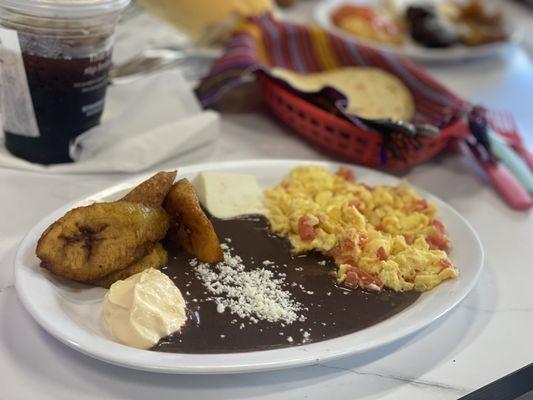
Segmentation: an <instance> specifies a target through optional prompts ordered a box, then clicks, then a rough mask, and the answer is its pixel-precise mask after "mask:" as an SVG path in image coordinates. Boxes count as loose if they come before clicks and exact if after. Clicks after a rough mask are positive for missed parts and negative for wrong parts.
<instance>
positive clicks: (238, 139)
mask: <svg viewBox="0 0 533 400" xmlns="http://www.w3.org/2000/svg"><path fill="white" fill-rule="evenodd" d="M309 9H310V4H304V5H303V6H300V8H299V9H297V10H296V11H293V14H295V15H298V16H299V17H300V18H305V15H308V14H306V13H308V12H309ZM510 10H511V11H510V12H512V13H513V15H516V18H517V19H518V20H522V21H526V19H524V18H525V16H524V15H522V14H521V12H520V9H519V8H516V7H512V8H510ZM522 13H523V11H522ZM529 18H531V15H529ZM150 24H151V25H150ZM141 26H142V28H141ZM131 27H134V28H135V29H133V31H134V32H137V33H138V30H137V29H139V30H140V29H144V32H145V33H146V32H149V33H150V34H149V35H146V36H145V37H144V42H143V41H142V40H141V39H140V35H139V36H137V37H136V42H135V43H136V44H135V45H134V46H132V45H131V39H132V38H131V32H132V29H131ZM134 35H136V34H134ZM146 37H148V38H149V39H146ZM177 40H178V39H177V37H175V36H174V34H173V33H172V32H171V31H170V30H168V29H166V28H161V27H157V26H155V25H154V24H153V22H151V19H150V18H147V17H146V16H140V17H136V18H134V19H133V20H131V21H129V22H127V23H126V24H125V25H124V26H123V27H121V28H120V29H119V43H118V45H117V58H120V57H122V58H125V57H126V56H127V55H128V52H130V53H131V51H133V50H132V49H134V50H138V49H139V48H141V47H142V46H145V45H150V44H154V43H158V44H162V43H163V44H164V43H171V42H173V41H177ZM128 41H129V43H128ZM429 69H430V71H431V72H432V73H433V74H434V75H435V76H436V77H438V79H440V80H441V81H442V82H443V83H445V84H446V85H449V87H450V88H452V89H453V90H455V91H456V92H457V93H459V94H460V95H462V96H464V97H465V98H467V99H470V100H471V101H474V102H480V103H483V104H485V105H487V106H489V107H498V108H504V109H511V110H513V111H514V113H515V116H516V118H517V120H518V123H519V126H520V128H521V130H522V132H523V133H524V135H525V136H526V137H527V140H528V142H529V144H530V145H532V144H533V113H531V109H532V106H533V104H532V100H531V99H532V98H533V67H532V64H531V60H530V59H528V56H527V55H526V53H525V52H524V51H522V50H520V49H515V50H514V51H511V52H510V53H509V54H508V55H507V57H505V58H497V59H492V60H484V61H482V62H471V63H464V64H458V65H453V66H442V65H441V66H432V67H430V68H429ZM221 129H222V134H221V137H220V139H219V140H218V142H217V143H215V144H214V145H212V146H210V147H208V148H205V149H202V150H200V151H197V152H194V153H191V154H189V155H187V156H186V157H184V158H181V159H179V160H173V161H171V162H167V163H165V164H164V165H161V166H160V168H161V169H162V168H165V167H175V166H180V165H185V164H190V163H196V162H202V161H219V160H237V159H251V158H302V159H327V157H326V156H324V155H322V154H321V153H319V152H318V151H316V150H315V149H314V148H312V147H310V146H308V145H307V144H306V143H304V142H303V141H301V140H300V139H298V138H296V137H295V136H294V135H293V134H291V133H290V132H289V131H288V130H287V129H285V128H284V127H282V126H281V125H279V124H278V123H277V122H275V121H274V120H272V119H271V118H270V117H268V115H267V114H266V113H265V112H264V111H261V109H258V110H256V111H254V112H251V113H247V114H223V116H222V128H221ZM127 177H128V176H126V175H83V176H79V175H78V176H73V175H43V174H37V173H29V172H20V171H13V170H7V169H0V321H1V322H0V399H9V400H11V399H54V400H61V399H74V398H75V399H77V400H83V399H95V398H100V399H147V398H151V399H157V400H164V399H188V398H194V399H226V398H227V399H245V398H259V399H289V398H298V399H302V398H308V399H323V398H324V397H326V398H332V397H333V398H336V399H395V400H401V399H428V398H431V399H457V398H458V397H460V396H461V395H464V394H466V393H468V392H470V391H472V390H474V389H477V388H479V387H481V386H483V385H485V384H487V383H489V382H491V381H493V380H495V379H497V378H499V377H501V376H503V375H505V374H507V373H509V372H511V371H514V370H516V369H518V368H520V367H522V366H524V365H526V364H528V363H530V362H531V361H532V360H533V345H532V344H531V343H532V342H531V338H532V334H533V295H532V293H533V292H532V290H531V281H533V252H532V251H531V243H533V242H532V238H533V216H532V213H531V212H529V213H519V212H515V211H511V210H510V209H509V208H508V207H507V206H506V205H505V204H503V203H502V201H501V200H500V199H499V198H498V196H497V195H496V194H495V193H494V192H493V190H492V189H491V188H490V187H489V186H488V185H487V184H486V182H485V181H484V179H483V177H482V175H480V174H477V173H476V171H475V169H474V168H473V167H472V165H471V164H470V162H469V161H467V160H465V159H464V158H463V157H461V156H449V157H445V158H441V159H438V160H435V161H434V162H431V163H429V164H426V165H422V166H419V167H417V168H415V169H414V170H412V171H411V172H410V173H409V174H408V178H409V179H410V180H411V181H412V182H413V183H414V184H416V185H418V186H420V187H422V188H424V189H426V190H428V191H430V192H432V193H434V194H436V195H437V196H439V197H441V198H442V199H443V200H445V201H447V202H449V203H450V204H451V205H452V206H453V207H455V208H456V209H457V210H458V211H459V212H461V213H462V214H463V215H464V216H465V217H466V218H467V219H468V220H469V221H470V223H471V224H472V225H473V226H474V228H475V229H476V230H477V232H478V234H479V236H480V238H481V240H482V242H483V245H484V247H485V252H486V264H485V269H484V272H483V274H482V276H481V279H480V281H479V283H478V284H477V286H476V288H475V289H474V290H473V291H472V292H471V294H470V295H469V296H468V297H467V298H466V299H465V300H464V301H463V302H462V303H461V304H460V305H459V306H458V307H457V308H455V309H454V310H453V311H451V312H450V313H449V314H447V315H446V316H444V317H443V318H441V319H440V320H438V321H437V322H435V323H433V324H432V325H431V326H429V327H428V328H426V329H424V330H422V331H421V332H419V333H417V334H415V335H412V336H410V337H408V338H406V339H404V340H401V341H399V342H396V343H394V344H392V345H389V346H387V347H384V348H381V349H379V350H377V351H372V352H370V353H367V354H364V355H361V356H357V357H351V358H346V359H342V360H338V361H335V362H330V363H326V364H323V365H317V366H312V367H305V368H299V369H293V370H286V371H279V372H270V373H256V374H243V375H232V376H171V375H158V374H155V373H147V372H138V371H133V370H128V369H125V368H120V367H115V366H112V365H107V364H105V363H103V362H100V361H97V360H94V359H91V358H89V357H87V356H84V355H82V354H80V353H78V352H76V351H75V350H72V349H70V348H67V347H66V346H64V345H63V344H61V343H60V342H58V341H57V340H56V339H54V338H52V337H51V336H49V335H48V334H47V333H46V332H45V331H43V330H42V329H41V328H40V327H39V326H38V325H37V324H36V323H35V322H34V321H33V320H32V318H31V317H30V315H29V314H28V313H27V312H26V310H25V309H24V308H23V306H22V304H21V303H20V301H19V300H18V298H17V294H16V291H15V289H14V287H13V272H12V263H13V258H14V254H15V251H16V248H17V245H18V243H19V242H20V240H21V239H22V237H23V235H24V234H25V232H26V231H28V229H29V228H30V227H31V226H32V225H34V224H35V223H36V222H37V221H38V220H39V219H41V218H42V217H43V216H45V215H46V214H48V213H49V212H50V211H52V210H54V209H56V208H57V207H59V206H61V205H62V204H64V203H65V202H68V201H71V200H73V199H76V198H77V197H80V196H83V195H86V194H90V193H91V192H93V191H96V190H99V189H102V188H103V187H105V186H107V185H110V184H112V183H115V182H116V181H117V180H120V179H124V178H127Z"/></svg>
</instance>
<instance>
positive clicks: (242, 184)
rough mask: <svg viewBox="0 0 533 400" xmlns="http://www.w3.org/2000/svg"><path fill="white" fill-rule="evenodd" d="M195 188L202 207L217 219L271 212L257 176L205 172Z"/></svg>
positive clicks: (196, 180) (200, 175)
mask: <svg viewBox="0 0 533 400" xmlns="http://www.w3.org/2000/svg"><path fill="white" fill-rule="evenodd" d="M193 185H194V188H195V190H196V194H197V195H198V198H199V199H200V202H201V203H202V205H203V206H204V207H205V208H206V209H207V211H209V213H210V214H211V215H212V216H214V217H216V218H222V219H228V218H234V217H238V216H241V215H250V214H263V215H264V214H266V212H267V211H266V207H265V205H264V202H263V191H262V190H261V188H260V187H259V184H258V183H257V179H256V177H255V176H253V175H245V174H221V173H217V172H202V173H200V174H199V175H198V176H197V177H196V178H195V179H194V181H193Z"/></svg>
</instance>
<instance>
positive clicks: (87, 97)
mask: <svg viewBox="0 0 533 400" xmlns="http://www.w3.org/2000/svg"><path fill="white" fill-rule="evenodd" d="M16 1H18V0H0V12H2V11H5V10H2V6H4V2H9V3H10V4H11V3H13V2H16ZM87 1H90V0H87ZM95 3H98V2H95V1H92V2H91V3H90V4H95ZM102 3H105V4H112V3H113V4H114V3H117V1H110V0H109V1H108V0H102ZM119 3H120V5H121V7H123V6H124V4H127V3H124V1H119ZM53 4H55V5H56V6H57V5H58V4H59V5H61V3H57V2H54V3H53ZM64 4H72V3H64ZM64 4H63V7H65V5H64ZM77 4H80V3H77ZM81 4H82V5H81V6H78V7H82V8H83V1H82V2H81ZM88 4H89V3H88ZM119 9H120V8H119ZM104 10H107V9H106V8H105V7H104ZM32 11H33V12H34V13H38V10H37V11H35V10H32ZM80 11H81V10H80V9H79V8H78V9H74V10H72V9H69V12H68V13H67V14H68V18H67V17H66V16H65V15H62V16H61V18H58V17H50V16H47V17H44V16H42V15H40V16H35V15H26V14H28V11H27V10H24V13H23V14H24V15H22V16H21V15H20V14H21V11H20V10H17V12H15V11H13V10H8V12H7V16H6V14H2V16H1V17H0V25H1V26H0V41H1V44H2V53H1V55H2V73H1V78H2V122H3V129H4V138H5V146H6V148H7V149H8V150H9V151H10V152H11V153H12V154H14V155H15V156H18V157H21V158H24V159H26V160H29V161H32V162H37V163H41V164H52V163H63V162H69V161H72V160H71V158H70V156H69V147H70V145H71V143H72V140H73V139H74V138H76V137H77V136H78V135H80V134H81V133H83V132H84V131H86V130H87V129H89V128H91V127H93V126H95V125H97V124H98V123H99V122H100V118H101V115H102V111H103V109H104V103H105V94H106V88H107V85H108V78H107V77H108V72H109V67H110V62H111V61H110V59H111V49H112V43H113V30H114V25H115V22H116V19H117V17H118V11H117V10H114V11H113V12H109V10H107V11H106V12H103V13H96V15H85V14H83V18H82V16H80V15H79V13H80ZM63 12H64V10H63ZM92 12H93V14H94V13H95V12H96V11H95V10H92ZM76 13H77V14H76ZM55 14H58V12H56V13H55ZM59 14H60V13H59ZM73 15H76V17H73Z"/></svg>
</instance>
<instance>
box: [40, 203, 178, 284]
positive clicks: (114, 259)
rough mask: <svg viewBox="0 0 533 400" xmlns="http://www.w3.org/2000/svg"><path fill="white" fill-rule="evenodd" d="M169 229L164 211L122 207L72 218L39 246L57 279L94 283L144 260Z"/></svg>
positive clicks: (89, 209) (94, 208)
mask: <svg viewBox="0 0 533 400" xmlns="http://www.w3.org/2000/svg"><path fill="white" fill-rule="evenodd" d="M168 227H169V218H168V215H167V213H166V212H165V211H164V210H163V209H162V208H161V207H150V206H146V205H144V204H139V203H131V202H127V201H118V202H113V203H95V204H92V205H90V206H85V207H78V208H75V209H73V210H70V211H69V212H67V213H66V214H65V215H64V216H63V217H61V218H60V219H58V220H57V221H56V222H54V223H53V224H52V225H51V226H50V227H48V229H46V230H45V232H44V233H43V234H42V236H41V238H40V239H39V241H38V243H37V249H36V253H37V257H39V258H40V259H41V261H42V262H41V266H42V267H44V268H46V269H48V270H50V271H51V272H53V273H54V274H56V275H59V276H63V277H65V278H70V279H73V280H76V281H80V282H90V281H92V280H95V279H99V278H102V277H104V276H106V275H109V274H110V273H112V272H114V271H117V270H120V269H123V268H125V267H127V266H128V265H130V264H131V263H133V262H134V261H136V260H138V259H140V258H142V257H144V256H145V255H146V254H147V253H148V251H150V250H151V249H152V248H153V246H154V244H155V243H157V242H158V241H159V240H161V239H162V238H163V237H164V236H165V234H166V232H167V230H168Z"/></svg>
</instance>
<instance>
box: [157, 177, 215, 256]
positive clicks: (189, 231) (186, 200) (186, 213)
mask: <svg viewBox="0 0 533 400" xmlns="http://www.w3.org/2000/svg"><path fill="white" fill-rule="evenodd" d="M163 206H164V208H165V210H166V211H167V212H168V213H169V215H170V218H171V230H170V237H171V239H172V240H175V241H177V242H178V243H179V244H180V245H181V246H182V247H183V248H184V249H185V250H186V251H187V252H189V253H190V254H192V255H193V256H195V257H196V258H198V259H199V260H201V261H204V262H208V263H216V262H219V261H221V260H222V258H223V254H222V249H221V248H220V242H219V240H218V237H217V234H216V232H215V229H214V228H213V224H211V221H209V218H207V216H206V215H205V213H204V212H203V210H202V208H201V207H200V203H199V201H198V198H197V197H196V193H195V192H194V188H193V187H192V185H191V183H190V182H189V181H188V180H187V179H181V180H179V181H178V182H176V183H175V184H174V185H172V187H171V188H170V191H169V192H168V195H167V198H166V199H165V202H164V203H163Z"/></svg>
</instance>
